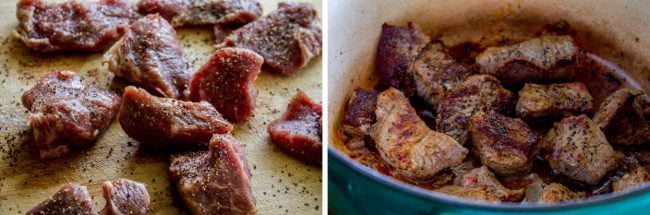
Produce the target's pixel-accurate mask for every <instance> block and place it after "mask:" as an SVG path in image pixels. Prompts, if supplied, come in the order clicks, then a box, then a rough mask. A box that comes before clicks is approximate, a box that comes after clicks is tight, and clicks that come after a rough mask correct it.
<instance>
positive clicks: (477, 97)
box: [436, 75, 515, 145]
mask: <svg viewBox="0 0 650 215" xmlns="http://www.w3.org/2000/svg"><path fill="white" fill-rule="evenodd" d="M514 101H515V95H514V94H513V93H512V92H510V91H509V90H507V89H505V88H503V87H502V86H501V83H500V82H499V80H497V79H496V78H494V77H492V76H490V75H472V76H470V77H469V78H467V80H465V82H463V83H462V84H461V85H459V86H457V87H456V88H454V89H452V90H451V91H449V92H447V93H446V95H445V98H444V99H443V100H441V101H440V103H438V109H437V111H438V113H437V117H436V130H437V131H439V132H442V133H445V134H447V135H449V136H451V137H453V138H454V139H455V140H456V141H458V142H459V143H460V144H463V145H465V144H466V143H468V142H470V141H469V140H470V138H469V126H468V123H469V119H470V117H472V115H474V113H476V112H478V111H495V112H497V113H503V112H506V111H507V110H510V109H511V108H512V107H513V106H514Z"/></svg>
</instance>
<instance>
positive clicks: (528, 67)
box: [476, 36, 579, 85]
mask: <svg viewBox="0 0 650 215" xmlns="http://www.w3.org/2000/svg"><path fill="white" fill-rule="evenodd" d="M578 52H579V48H578V46H577V45H576V44H575V42H574V41H573V38H571V36H542V37H539V38H534V39H531V40H528V41H524V42H521V43H517V44H514V45H511V46H505V47H490V48H487V49H486V50H485V51H484V52H483V53H481V54H479V55H478V56H476V64H477V65H478V66H479V67H480V73H482V74H490V75H493V76H495V77H497V78H499V80H501V81H502V82H503V83H504V84H506V85H520V84H524V83H527V82H535V81H559V80H563V79H566V78H571V77H573V75H574V74H573V73H574V72H573V71H574V69H573V68H572V66H571V65H572V62H573V61H574V60H575V58H576V55H577V54H578Z"/></svg>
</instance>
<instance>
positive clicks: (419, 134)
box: [371, 88, 467, 179]
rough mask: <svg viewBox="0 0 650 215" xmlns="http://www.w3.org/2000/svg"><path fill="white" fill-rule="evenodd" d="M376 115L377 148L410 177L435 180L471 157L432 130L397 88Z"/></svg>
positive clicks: (383, 98) (382, 99)
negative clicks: (445, 171) (445, 170)
mask: <svg viewBox="0 0 650 215" xmlns="http://www.w3.org/2000/svg"><path fill="white" fill-rule="evenodd" d="M375 114H376V116H377V122H376V123H375V124H374V125H373V128H372V132H371V133H372V137H373V139H374V140H375V143H376V148H377V150H379V153H380V155H381V157H382V158H383V159H384V161H386V163H388V164H389V165H390V166H391V167H393V168H395V169H396V170H397V171H398V172H399V173H400V174H402V175H404V176H406V177H409V178H412V179H428V178H431V177H433V176H434V175H435V174H436V173H438V172H439V171H441V170H443V169H446V168H449V167H452V166H455V165H458V164H460V163H461V162H462V161H463V159H464V158H465V156H466V155H467V149H465V148H463V146H461V145H460V144H458V142H456V141H455V140H454V139H453V138H451V137H450V136H447V135H445V134H443V133H438V132H435V131H432V130H430V129H429V127H427V125H426V124H425V123H424V121H422V119H420V118H419V117H418V115H417V114H416V112H415V109H414V108H413V107H411V105H410V103H409V101H408V99H407V98H406V97H405V96H404V94H402V93H401V92H400V91H398V90H397V89H395V88H389V89H388V90H385V91H384V92H382V93H381V94H380V95H379V98H378V99H377V109H376V110H375Z"/></svg>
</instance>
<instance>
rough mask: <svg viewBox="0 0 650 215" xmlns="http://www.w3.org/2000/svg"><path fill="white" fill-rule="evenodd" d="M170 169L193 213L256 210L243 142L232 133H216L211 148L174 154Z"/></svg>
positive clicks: (242, 212) (232, 212) (240, 212)
mask: <svg viewBox="0 0 650 215" xmlns="http://www.w3.org/2000/svg"><path fill="white" fill-rule="evenodd" d="M169 171H170V175H171V178H172V181H174V182H175V183H176V186H177V189H178V191H179V193H180V195H181V197H182V198H183V200H184V201H185V204H186V205H187V208H188V209H189V210H190V211H191V212H192V213H193V214H197V215H200V214H255V199H254V198H253V193H252V191H251V182H250V180H251V172H250V168H249V166H248V161H247V160H246V157H245V152H244V145H243V144H242V143H241V142H239V141H237V140H236V139H235V138H234V137H232V136H231V135H229V134H215V135H214V137H213V138H212V140H211V141H210V150H209V151H198V152H189V153H185V154H180V155H174V156H172V158H171V166H170V167H169Z"/></svg>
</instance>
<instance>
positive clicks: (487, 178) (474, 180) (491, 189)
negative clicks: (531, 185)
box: [459, 166, 524, 202]
mask: <svg viewBox="0 0 650 215" xmlns="http://www.w3.org/2000/svg"><path fill="white" fill-rule="evenodd" d="M459 185H460V186H462V187H481V188H483V189H485V190H487V191H488V195H492V196H495V197H497V198H498V199H499V200H501V201H506V202H516V201H520V200H521V199H522V198H524V189H516V190H511V189H508V188H506V187H504V186H503V185H502V184H501V182H499V180H497V178H496V177H495V176H494V174H493V173H492V172H490V170H488V168H487V167H486V166H481V167H479V168H476V169H473V170H470V171H469V172H467V173H465V174H464V175H463V176H462V177H461V178H460V183H459Z"/></svg>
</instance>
